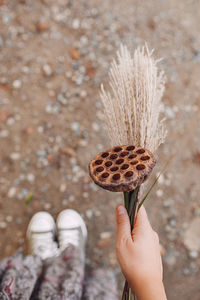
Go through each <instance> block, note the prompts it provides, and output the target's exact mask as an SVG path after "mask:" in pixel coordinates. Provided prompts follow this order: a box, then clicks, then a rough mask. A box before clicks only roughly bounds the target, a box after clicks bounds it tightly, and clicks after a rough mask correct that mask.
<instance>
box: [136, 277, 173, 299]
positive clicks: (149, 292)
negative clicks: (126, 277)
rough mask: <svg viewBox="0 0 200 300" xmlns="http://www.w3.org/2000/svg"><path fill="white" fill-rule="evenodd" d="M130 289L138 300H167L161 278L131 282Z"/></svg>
mask: <svg viewBox="0 0 200 300" xmlns="http://www.w3.org/2000/svg"><path fill="white" fill-rule="evenodd" d="M130 287H131V289H132V291H133V292H135V294H136V296H137V299H138V300H151V299H152V300H166V299H167V297H166V294H165V288H164V284H163V281H162V279H160V278H152V277H151V278H143V279H140V280H137V281H136V282H134V281H130Z"/></svg>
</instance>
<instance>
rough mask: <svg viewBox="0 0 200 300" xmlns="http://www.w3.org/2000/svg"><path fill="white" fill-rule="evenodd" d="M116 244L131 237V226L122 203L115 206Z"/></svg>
mask: <svg viewBox="0 0 200 300" xmlns="http://www.w3.org/2000/svg"><path fill="white" fill-rule="evenodd" d="M116 221H117V244H118V245H120V244H122V243H123V242H125V241H127V239H129V238H131V227H130V221H129V217H128V214H127V211H126V209H125V207H124V206H123V205H118V206H117V208H116Z"/></svg>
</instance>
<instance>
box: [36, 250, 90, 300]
mask: <svg viewBox="0 0 200 300" xmlns="http://www.w3.org/2000/svg"><path fill="white" fill-rule="evenodd" d="M83 277H84V255H83V253H82V252H81V250H80V249H79V248H77V247H75V246H73V245H69V246H68V247H67V248H66V249H65V250H63V251H62V253H61V255H60V256H58V257H55V258H49V259H46V260H45V261H44V272H43V277H42V281H41V285H40V289H39V294H38V298H39V299H49V300H50V299H51V300H61V299H62V300H64V299H67V300H79V299H81V295H82V283H83Z"/></svg>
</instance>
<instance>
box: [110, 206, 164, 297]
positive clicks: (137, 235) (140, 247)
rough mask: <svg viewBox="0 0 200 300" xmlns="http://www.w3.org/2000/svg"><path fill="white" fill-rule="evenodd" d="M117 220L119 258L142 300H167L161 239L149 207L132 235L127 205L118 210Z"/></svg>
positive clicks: (140, 215) (141, 213)
mask: <svg viewBox="0 0 200 300" xmlns="http://www.w3.org/2000/svg"><path fill="white" fill-rule="evenodd" d="M116 219H117V243H116V251H117V258H118V261H119V263H120V266H121V269H122V272H123V274H124V276H125V277H126V279H127V280H128V282H129V285H130V286H131V288H132V290H134V291H135V293H136V296H137V297H138V300H140V299H141V300H146V299H147V300H150V299H153V300H157V299H158V300H163V299H167V298H166V295H165V292H164V286H163V283H162V279H163V270H162V260H161V255H160V245H159V238H158V235H157V233H156V232H155V231H154V230H153V229H152V227H151V225H150V223H149V220H148V217H147V214H146V210H145V208H144V207H143V206H142V207H141V208H140V210H139V212H138V215H137V218H136V223H135V226H134V229H133V231H132V233H131V229H130V221H129V217H128V214H127V212H126V209H125V208H124V206H122V205H119V206H118V207H117V209H116Z"/></svg>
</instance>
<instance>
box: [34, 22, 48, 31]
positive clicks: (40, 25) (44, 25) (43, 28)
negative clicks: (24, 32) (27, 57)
mask: <svg viewBox="0 0 200 300" xmlns="http://www.w3.org/2000/svg"><path fill="white" fill-rule="evenodd" d="M36 28H37V31H38V32H44V31H46V30H48V29H49V23H48V22H47V21H44V20H43V21H39V22H38V23H37V25H36Z"/></svg>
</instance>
